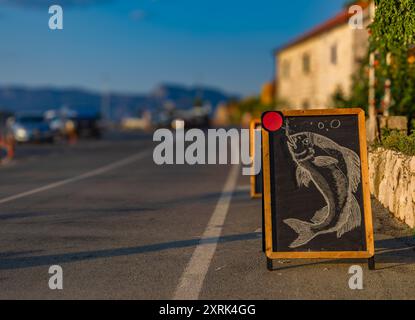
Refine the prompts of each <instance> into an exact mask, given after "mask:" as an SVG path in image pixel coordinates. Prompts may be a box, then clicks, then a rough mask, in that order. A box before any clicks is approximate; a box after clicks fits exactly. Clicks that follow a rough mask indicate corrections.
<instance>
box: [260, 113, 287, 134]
mask: <svg viewBox="0 0 415 320" xmlns="http://www.w3.org/2000/svg"><path fill="white" fill-rule="evenodd" d="M282 125H283V118H282V116H281V114H280V113H278V112H275V111H271V112H267V113H266V114H264V116H263V117H262V126H263V127H264V128H265V129H267V130H268V131H277V130H280V129H281V127H282Z"/></svg>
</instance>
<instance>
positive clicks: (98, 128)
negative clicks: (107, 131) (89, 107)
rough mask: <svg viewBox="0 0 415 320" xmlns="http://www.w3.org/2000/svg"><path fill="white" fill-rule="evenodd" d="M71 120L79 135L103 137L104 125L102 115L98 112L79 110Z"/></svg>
mask: <svg viewBox="0 0 415 320" xmlns="http://www.w3.org/2000/svg"><path fill="white" fill-rule="evenodd" d="M70 120H72V121H73V122H74V125H75V130H76V133H77V135H78V137H87V138H95V139H99V138H101V136H102V131H103V125H102V120H101V115H100V114H99V113H98V112H92V111H86V110H83V111H77V112H76V115H75V116H73V117H71V118H70Z"/></svg>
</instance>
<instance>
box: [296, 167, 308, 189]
mask: <svg viewBox="0 0 415 320" xmlns="http://www.w3.org/2000/svg"><path fill="white" fill-rule="evenodd" d="M295 175H296V178H297V184H298V186H299V187H301V186H302V185H304V186H306V187H307V188H308V186H309V185H310V181H311V177H310V173H309V172H308V171H307V170H306V169H304V168H303V167H301V166H298V167H297V171H296V173H295Z"/></svg>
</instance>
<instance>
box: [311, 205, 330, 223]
mask: <svg viewBox="0 0 415 320" xmlns="http://www.w3.org/2000/svg"><path fill="white" fill-rule="evenodd" d="M328 211H329V207H328V206H325V207H324V208H322V209H320V210H318V211H317V212H316V213H315V214H314V217H312V218H311V221H312V222H313V223H315V224H318V223H321V222H323V220H324V219H325V218H327V216H328V214H329V213H328Z"/></svg>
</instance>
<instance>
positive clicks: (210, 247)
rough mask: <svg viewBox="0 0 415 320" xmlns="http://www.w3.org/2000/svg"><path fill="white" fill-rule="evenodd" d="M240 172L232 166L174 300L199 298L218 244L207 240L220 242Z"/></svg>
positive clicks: (236, 167) (238, 168)
mask: <svg viewBox="0 0 415 320" xmlns="http://www.w3.org/2000/svg"><path fill="white" fill-rule="evenodd" d="M239 170H240V167H239V166H237V165H235V166H232V168H231V170H230V172H229V175H228V178H227V180H226V183H225V185H224V187H223V190H222V194H221V197H220V198H219V201H218V203H217V204H216V208H215V210H214V211H213V214H212V217H211V218H210V221H209V223H208V225H207V227H206V229H205V231H204V233H203V236H202V239H201V240H200V243H199V245H198V246H197V247H196V249H195V251H194V252H193V255H192V257H191V259H190V261H189V263H188V265H187V267H186V269H185V271H184V272H183V274H182V276H181V278H180V282H179V285H178V287H177V289H176V292H175V294H174V297H173V299H176V300H196V299H198V298H199V294H200V291H201V290H202V286H203V282H204V280H205V277H206V274H207V272H208V270H209V265H210V263H211V261H212V258H213V255H214V254H215V251H216V247H217V244H218V242H217V241H214V242H212V241H211V240H210V241H206V240H205V239H212V238H217V239H218V240H219V237H220V236H221V233H222V228H223V224H224V222H225V219H226V215H227V214H228V210H229V205H230V203H231V200H232V194H233V192H234V191H235V186H236V182H237V180H238V176H239Z"/></svg>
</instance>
